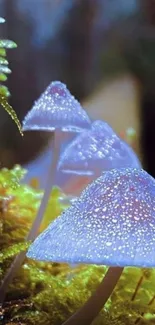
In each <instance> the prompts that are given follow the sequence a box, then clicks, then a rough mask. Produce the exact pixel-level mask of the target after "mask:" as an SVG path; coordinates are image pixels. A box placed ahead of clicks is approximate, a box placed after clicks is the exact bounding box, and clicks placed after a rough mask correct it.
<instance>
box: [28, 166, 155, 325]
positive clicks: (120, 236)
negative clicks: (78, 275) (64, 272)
mask: <svg viewBox="0 0 155 325" xmlns="http://www.w3.org/2000/svg"><path fill="white" fill-rule="evenodd" d="M27 256H28V257H29V258H32V259H36V260H41V261H52V262H67V263H76V264H77V263H84V264H97V265H107V266H109V269H108V271H107V274H106V275H105V277H104V279H103V281H102V282H101V284H100V286H99V287H98V288H97V290H96V292H95V293H94V294H93V295H92V296H91V297H90V298H89V299H88V301H87V302H86V303H85V304H84V305H83V307H82V308H81V309H80V310H79V311H78V312H77V313H76V314H74V315H73V316H72V317H71V318H69V320H67V321H66V322H65V323H64V324H65V325H79V324H85V325H89V324H91V322H92V321H93V320H94V318H95V317H96V316H97V315H98V313H99V312H100V310H101V309H102V307H103V306H104V304H105V303H106V301H107V300H108V298H109V297H110V295H111V294H112V291H113V290H114V287H115V285H116V284H117V281H118V279H119V277H120V276H121V273H122V271H123V268H124V267H125V266H135V267H140V268H142V267H147V268H149V267H154V266H155V180H154V179H153V178H152V177H151V176H150V175H149V174H148V173H147V172H145V171H144V170H142V169H133V168H123V169H119V170H116V169H113V170H111V171H107V172H105V173H103V174H102V175H101V176H100V177H99V178H98V179H96V180H95V181H94V182H93V183H92V184H90V185H89V186H88V187H87V188H86V189H85V190H84V191H83V192H82V194H81V196H80V197H79V198H78V199H77V200H76V201H75V202H74V203H73V204H72V206H71V207H70V208H68V209H67V210H66V211H65V212H64V213H63V214H62V215H61V216H60V217H58V218H57V219H56V220H55V221H54V222H52V223H51V224H50V226H49V227H48V228H47V229H46V230H45V231H44V232H43V233H42V234H40V236H39V237H38V238H37V239H36V240H35V241H34V243H33V244H32V245H31V246H30V248H29V251H28V253H27Z"/></svg>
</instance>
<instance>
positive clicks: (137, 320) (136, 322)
mask: <svg viewBox="0 0 155 325" xmlns="http://www.w3.org/2000/svg"><path fill="white" fill-rule="evenodd" d="M154 300H155V295H154V296H153V297H152V298H151V300H150V301H149V303H148V306H151V305H152V304H153V302H154ZM144 315H145V313H142V314H141V317H138V318H137V319H136V320H135V324H138V323H139V322H140V321H141V320H142V317H143V316H144Z"/></svg>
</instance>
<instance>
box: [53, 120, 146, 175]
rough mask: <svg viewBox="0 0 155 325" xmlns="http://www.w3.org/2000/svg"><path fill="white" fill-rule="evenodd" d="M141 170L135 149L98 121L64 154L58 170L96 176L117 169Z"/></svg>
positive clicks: (67, 148)
mask: <svg viewBox="0 0 155 325" xmlns="http://www.w3.org/2000/svg"><path fill="white" fill-rule="evenodd" d="M124 167H134V168H140V167H141V165H140V162H139V160H138V158H137V156H136V154H135V153H134V151H133V150H132V148H131V147H130V146H129V145H128V144H127V143H125V142H124V141H123V140H121V139H120V138H119V137H118V136H117V135H116V134H115V132H114V131H113V129H112V128H111V127H110V126H109V125H108V124H107V123H106V122H104V121H95V122H94V123H92V126H91V129H89V130H85V131H83V132H82V133H81V134H80V135H79V136H78V137H76V138H75V140H73V142H71V143H70V144H69V145H68V146H67V147H66V149H65V151H64V152H63V154H62V156H61V158H60V162H59V166H58V169H59V170H61V171H63V172H65V173H70V174H71V173H72V174H79V175H93V174H94V175H95V176H96V177H98V176H99V175H101V173H102V172H103V171H105V170H110V169H114V168H124Z"/></svg>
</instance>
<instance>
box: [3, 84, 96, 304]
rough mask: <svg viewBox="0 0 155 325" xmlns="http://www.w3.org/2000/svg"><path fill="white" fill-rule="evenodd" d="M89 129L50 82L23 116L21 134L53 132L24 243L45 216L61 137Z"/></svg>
mask: <svg viewBox="0 0 155 325" xmlns="http://www.w3.org/2000/svg"><path fill="white" fill-rule="evenodd" d="M90 125H91V122H90V119H89V117H88V115H87V113H86V112H85V111H84V110H83V109H82V107H81V105H80V103H79V102H78V101H77V100H76V99H75V98H74V97H73V96H72V95H71V94H70V92H69V90H68V89H67V88H66V86H65V85H64V84H63V83H61V82H59V81H55V82H52V83H51V84H50V85H49V86H48V87H47V89H46V90H45V92H44V93H43V94H42V95H41V97H40V98H39V99H38V100H37V101H36V102H35V104H34V106H33V107H32V109H31V110H30V111H29V113H28V114H27V115H26V117H25V119H24V121H23V131H28V130H29V131H32V130H39V131H55V132H54V152H53V159H52V164H51V166H50V169H49V172H48V175H47V183H46V186H45V191H44V195H43V198H42V201H41V204H40V207H39V210H38V213H37V216H36V218H35V220H34V222H33V225H32V227H31V230H30V232H29V234H28V236H27V238H26V239H27V240H34V239H35V237H36V235H37V232H38V228H39V226H40V224H41V221H42V219H43V216H44V212H45V209H46V206H47V203H48V200H49V196H50V193H51V190H52V186H53V185H54V181H55V174H56V170H57V162H58V159H59V153H60V149H61V140H62V134H64V137H65V134H66V133H71V132H72V133H78V132H81V131H82V130H83V129H87V128H90ZM65 139H66V138H65ZM51 154H52V153H51ZM24 258H25V252H22V253H21V254H19V255H18V256H16V258H15V260H14V262H13V263H12V265H11V267H10V269H9V270H8V272H7V273H6V275H5V277H4V280H3V282H2V285H1V287H0V303H2V302H3V301H4V299H5V294H6V291H7V288H8V285H9V284H10V282H11V280H12V278H13V276H14V274H15V273H16V272H17V271H18V269H19V267H20V265H21V264H22V262H23V260H24Z"/></svg>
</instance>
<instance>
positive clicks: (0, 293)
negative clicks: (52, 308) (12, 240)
mask: <svg viewBox="0 0 155 325" xmlns="http://www.w3.org/2000/svg"><path fill="white" fill-rule="evenodd" d="M51 152H52V150H51ZM59 155H60V141H59V131H55V133H54V148H53V161H52V164H51V167H50V170H49V173H48V175H47V184H46V187H45V191H44V195H43V198H42V201H41V204H40V207H39V210H38V213H37V215H36V218H35V220H34V222H33V224H32V227H31V230H30V232H29V234H28V236H27V237H26V241H33V240H34V239H35V238H36V236H37V234H38V230H39V227H40V225H41V222H42V220H43V217H44V213H45V210H46V207H47V204H48V201H49V197H50V194H51V190H52V187H53V185H54V181H55V173H56V169H57V163H58V159H59ZM25 256H26V251H24V252H21V253H20V254H18V255H17V256H16V257H15V259H14V261H13V263H12V264H11V266H10V268H9V270H8V272H7V273H6V275H5V277H4V279H3V282H2V284H1V287H0V304H3V302H4V300H5V296H6V292H7V289H8V286H9V284H10V283H11V281H12V279H13V278H14V276H15V274H16V273H17V272H18V270H19V268H20V266H21V265H22V263H23V261H24V259H25Z"/></svg>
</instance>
